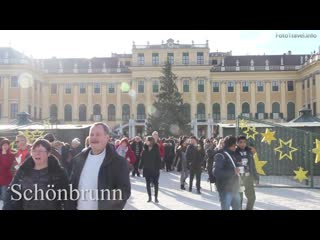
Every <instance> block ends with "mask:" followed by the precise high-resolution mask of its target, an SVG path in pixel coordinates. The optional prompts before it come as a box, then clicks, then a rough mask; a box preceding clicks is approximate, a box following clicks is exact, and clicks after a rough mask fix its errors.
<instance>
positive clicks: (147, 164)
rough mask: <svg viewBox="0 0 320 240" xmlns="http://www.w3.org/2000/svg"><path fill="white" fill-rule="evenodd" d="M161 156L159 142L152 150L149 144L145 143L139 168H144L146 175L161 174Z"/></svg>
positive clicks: (144, 174)
mask: <svg viewBox="0 0 320 240" xmlns="http://www.w3.org/2000/svg"><path fill="white" fill-rule="evenodd" d="M160 168H161V157H160V151H159V147H158V145H157V144H155V145H154V146H153V147H152V149H151V150H149V147H148V146H147V145H144V150H143V152H142V155H141V161H140V165H139V169H143V176H144V177H155V176H157V175H159V174H160Z"/></svg>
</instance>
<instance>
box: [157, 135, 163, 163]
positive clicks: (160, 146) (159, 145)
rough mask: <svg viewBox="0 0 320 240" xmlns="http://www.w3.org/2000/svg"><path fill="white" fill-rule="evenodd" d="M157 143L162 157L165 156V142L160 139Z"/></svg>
mask: <svg viewBox="0 0 320 240" xmlns="http://www.w3.org/2000/svg"><path fill="white" fill-rule="evenodd" d="M157 145H158V147H159V151H160V157H161V158H162V159H163V158H164V145H163V142H162V141H161V140H159V141H158V142H157Z"/></svg>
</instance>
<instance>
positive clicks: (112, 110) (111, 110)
mask: <svg viewBox="0 0 320 240" xmlns="http://www.w3.org/2000/svg"><path fill="white" fill-rule="evenodd" d="M115 120H116V107H115V106H114V105H113V104H110V105H109V106H108V121H115Z"/></svg>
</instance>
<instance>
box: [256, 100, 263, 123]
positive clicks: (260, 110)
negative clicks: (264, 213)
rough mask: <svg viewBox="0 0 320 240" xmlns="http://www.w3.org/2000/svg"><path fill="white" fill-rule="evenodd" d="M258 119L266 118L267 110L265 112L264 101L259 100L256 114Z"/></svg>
mask: <svg viewBox="0 0 320 240" xmlns="http://www.w3.org/2000/svg"><path fill="white" fill-rule="evenodd" d="M256 118H257V119H264V118H265V112H264V103H262V102H259V103H258V104H257V114H256Z"/></svg>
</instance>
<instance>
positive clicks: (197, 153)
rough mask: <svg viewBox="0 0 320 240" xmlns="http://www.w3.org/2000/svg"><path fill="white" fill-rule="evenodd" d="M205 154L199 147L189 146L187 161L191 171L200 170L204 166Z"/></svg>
mask: <svg viewBox="0 0 320 240" xmlns="http://www.w3.org/2000/svg"><path fill="white" fill-rule="evenodd" d="M203 160H204V154H203V152H202V150H201V149H198V146H194V145H189V146H188V147H187V161H188V166H189V168H190V169H193V170H200V169H201V166H202V164H203Z"/></svg>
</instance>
